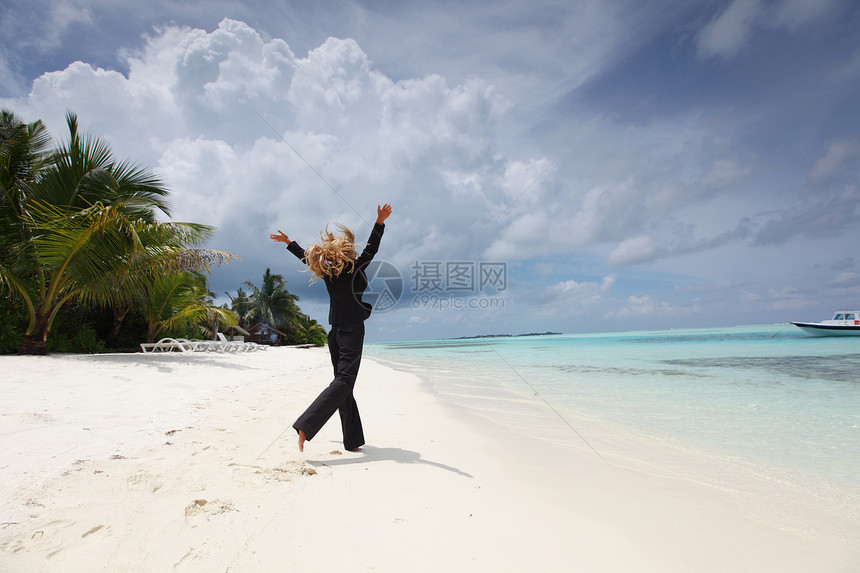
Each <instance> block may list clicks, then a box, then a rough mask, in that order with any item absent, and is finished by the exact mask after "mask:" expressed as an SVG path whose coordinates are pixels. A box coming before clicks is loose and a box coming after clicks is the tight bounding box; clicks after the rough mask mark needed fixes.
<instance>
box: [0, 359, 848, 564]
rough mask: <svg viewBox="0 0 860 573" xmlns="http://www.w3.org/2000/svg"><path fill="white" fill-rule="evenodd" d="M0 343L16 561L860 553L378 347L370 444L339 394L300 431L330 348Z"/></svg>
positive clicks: (2, 547)
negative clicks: (533, 430) (347, 441)
mask: <svg viewBox="0 0 860 573" xmlns="http://www.w3.org/2000/svg"><path fill="white" fill-rule="evenodd" d="M150 358H155V360H150ZM40 361H41V362H40ZM0 364H2V365H3V367H4V370H5V371H7V372H9V373H10V375H9V376H8V377H7V378H8V379H7V380H4V381H2V382H0V390H2V391H3V393H4V396H7V397H8V399H7V400H4V403H3V405H2V406H0V408H2V410H0V421H2V426H0V431H2V435H3V436H4V440H3V442H4V443H3V447H2V450H0V453H2V454H3V457H2V459H5V460H7V461H6V462H0V477H3V478H4V482H3V483H4V486H3V493H4V496H3V497H4V499H5V500H7V502H6V503H5V504H4V506H3V507H4V509H3V517H2V522H3V523H2V525H0V564H2V569H3V570H4V571H10V572H18V571H71V572H75V571H93V570H96V571H163V570H170V569H171V568H172V569H174V570H178V571H181V570H186V571H212V570H227V569H229V570H231V571H234V570H236V571H272V570H310V569H322V568H328V567H338V568H341V569H344V570H348V571H365V570H375V571H402V570H403V568H404V566H408V567H409V568H410V569H412V570H421V571H436V570H439V569H440V568H445V567H449V568H453V569H455V570H461V569H463V568H468V569H469V570H474V571H490V570H492V571H520V570H523V569H527V568H537V569H541V570H547V571H563V570H571V569H578V570H588V571H592V570H593V571H630V570H636V571H666V570H696V571H811V570H826V571H836V572H839V571H845V572H848V571H853V570H856V566H857V564H858V563H860V550H858V549H857V547H856V543H852V541H855V542H856V540H857V539H858V538H860V535H857V531H854V532H853V533H852V532H851V531H845V532H843V533H844V535H845V537H846V538H845V539H837V540H833V539H831V540H830V542H825V541H823V540H821V539H817V537H818V536H802V535H798V534H797V533H792V532H789V531H786V530H784V529H779V528H778V527H775V526H774V525H772V524H771V525H769V524H768V523H767V522H765V521H762V520H759V519H755V518H751V517H749V516H747V515H746V514H745V511H744V507H743V503H742V500H738V499H732V497H731V496H727V495H726V494H725V493H724V492H721V491H720V490H717V489H714V488H709V487H705V486H703V485H701V484H697V483H694V482H690V481H685V480H681V479H676V478H672V477H666V476H660V475H654V474H649V473H646V472H643V471H641V470H640V469H636V468H626V467H620V466H619V465H617V464H613V463H611V462H613V461H614V460H612V459H610V460H609V461H610V463H606V462H604V461H601V459H599V458H598V457H597V456H595V455H594V454H593V453H592V452H590V450H589V451H586V450H580V448H573V449H571V448H569V447H564V446H562V445H559V444H554V443H552V442H550V441H546V440H540V439H532V438H530V437H529V436H527V435H525V434H524V433H522V432H520V431H515V430H513V429H511V428H508V427H505V426H502V425H499V424H498V423H496V422H493V421H490V420H487V419H484V418H482V417H480V416H478V415H477V414H475V413H474V412H472V411H469V410H468V409H466V408H464V407H462V406H457V405H455V404H450V403H448V402H447V401H445V400H444V399H442V398H441V397H440V396H439V395H437V394H436V393H434V392H433V390H432V388H429V387H427V386H426V381H424V380H421V378H420V377H418V376H415V375H414V374H412V373H409V372H404V371H401V370H394V369H392V368H390V367H388V366H385V365H383V364H382V363H381V362H378V361H376V360H374V359H373V358H369V357H366V358H365V359H364V361H363V363H362V369H361V373H360V375H359V379H358V385H357V387H356V397H357V400H358V403H359V406H360V408H361V412H362V419H363V420H364V424H365V433H366V435H367V436H368V444H369V445H367V446H365V447H364V448H362V451H361V452H359V453H350V452H345V451H343V445H342V444H341V443H340V441H339V440H340V428H339V423H338V421H337V419H336V418H337V417H336V416H335V417H334V418H333V419H332V420H331V421H330V422H329V423H328V424H327V425H326V426H325V427H324V428H323V430H322V431H321V432H320V434H319V435H318V436H317V437H316V438H315V439H314V440H313V441H312V442H308V443H307V444H306V448H305V452H304V454H300V453H299V452H298V449H297V446H296V438H295V433H294V432H293V431H292V430H291V428H290V424H291V423H292V421H293V419H294V418H295V416H297V415H298V413H300V412H301V410H302V409H303V408H304V407H305V406H306V405H307V403H309V402H310V400H312V399H313V398H314V397H315V396H316V394H317V393H318V392H319V391H320V390H321V389H322V388H323V387H324V386H325V385H326V384H327V383H328V382H329V381H330V377H331V366H330V363H329V360H328V352H327V351H326V349H324V348H323V349H301V350H298V349H271V350H270V351H268V352H265V353H251V354H247V355H240V354H230V355H226V354H225V355H214V354H211V355H204V356H197V355H195V356H181V355H173V356H167V355H164V356H158V357H151V356H146V357H143V356H142V355H118V356H117V355H94V356H90V357H88V356H80V355H69V356H62V355H55V356H49V357H0ZM591 439H592V438H591V436H589V441H591ZM598 449H599V450H600V451H602V448H598ZM25 472H26V473H25ZM12 477H14V478H15V479H12ZM5 478H10V479H9V481H7V480H6V479H5ZM7 506H8V507H7Z"/></svg>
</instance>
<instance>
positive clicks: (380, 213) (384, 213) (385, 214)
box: [376, 203, 391, 225]
mask: <svg viewBox="0 0 860 573" xmlns="http://www.w3.org/2000/svg"><path fill="white" fill-rule="evenodd" d="M390 216H391V205H389V204H388V203H386V204H385V205H383V206H382V207H380V206H379V205H377V206H376V224H377V225H384V224H385V220H386V219H387V218H389V217H390Z"/></svg>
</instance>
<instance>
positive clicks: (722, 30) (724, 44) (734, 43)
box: [698, 0, 764, 60]
mask: <svg viewBox="0 0 860 573" xmlns="http://www.w3.org/2000/svg"><path fill="white" fill-rule="evenodd" d="M763 8H764V2H763V1H762V0H734V1H733V2H732V3H731V4H729V6H728V7H727V8H726V9H725V10H724V11H723V12H722V13H721V14H719V15H718V16H716V17H715V18H714V19H713V20H711V21H710V22H708V24H707V25H706V26H705V27H704V28H702V30H701V31H700V32H699V36H698V46H699V54H701V55H702V56H705V57H717V58H722V59H726V60H728V59H731V58H733V57H735V56H737V55H738V54H739V53H740V51H741V50H742V49H743V48H744V46H745V45H746V43H747V42H748V41H749V38H750V36H752V34H753V31H754V30H753V28H754V26H755V23H756V19H757V18H758V17H759V15H760V14H761V12H762V9H763Z"/></svg>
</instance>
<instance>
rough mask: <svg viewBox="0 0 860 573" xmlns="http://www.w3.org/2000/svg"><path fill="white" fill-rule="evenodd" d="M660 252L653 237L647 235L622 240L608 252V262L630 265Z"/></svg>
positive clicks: (646, 259)
mask: <svg viewBox="0 0 860 573" xmlns="http://www.w3.org/2000/svg"><path fill="white" fill-rule="evenodd" d="M660 254H661V249H660V247H659V245H658V244H657V242H656V241H655V240H654V238H653V237H649V236H647V235H643V236H639V237H633V238H631V239H627V240H625V241H623V242H622V243H621V244H620V245H618V246H617V247H615V249H613V250H612V252H611V253H609V262H610V263H611V264H613V265H614V266H622V265H631V264H635V263H642V262H647V261H651V260H653V259H655V258H657V257H658V256H660Z"/></svg>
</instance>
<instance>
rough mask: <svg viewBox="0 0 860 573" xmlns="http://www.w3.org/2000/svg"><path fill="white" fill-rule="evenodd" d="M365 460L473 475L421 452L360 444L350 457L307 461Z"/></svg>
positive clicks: (342, 462) (328, 463)
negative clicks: (420, 466)
mask: <svg viewBox="0 0 860 573" xmlns="http://www.w3.org/2000/svg"><path fill="white" fill-rule="evenodd" d="M367 462H397V463H398V464H427V465H430V466H434V467H437V468H440V469H443V470H447V471H449V472H454V473H455V474H459V475H461V476H465V477H468V478H471V477H474V476H472V475H471V474H468V473H466V472H464V471H463V470H460V469H457V468H454V467H451V466H446V465H445V464H440V463H439V462H433V461H430V460H425V459H423V458H422V457H421V454H419V453H418V452H413V451H411V450H404V449H402V448H377V447H374V446H362V448H361V451H359V452H357V453H356V454H354V455H351V456H350V457H345V458H341V459H335V460H326V461H325V462H319V461H316V462H312V461H309V462H308V463H309V464H311V465H314V466H345V465H351V464H364V463H367Z"/></svg>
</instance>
